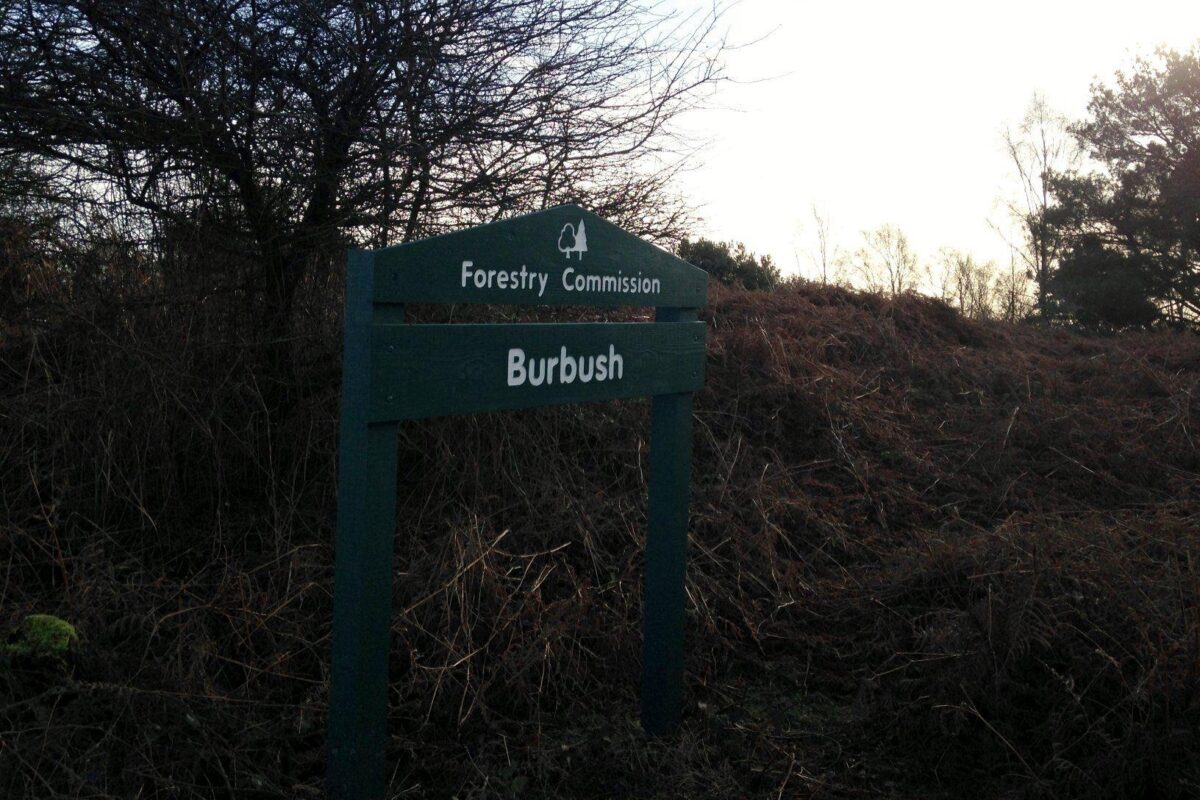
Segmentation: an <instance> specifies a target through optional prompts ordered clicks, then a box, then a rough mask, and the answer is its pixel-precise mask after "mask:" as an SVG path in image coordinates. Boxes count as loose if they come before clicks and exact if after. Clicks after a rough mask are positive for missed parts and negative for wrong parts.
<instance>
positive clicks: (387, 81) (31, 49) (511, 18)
mask: <svg viewBox="0 0 1200 800" xmlns="http://www.w3.org/2000/svg"><path fill="white" fill-rule="evenodd" d="M719 14H720V10H719V9H715V10H713V11H712V12H711V13H701V14H699V15H694V16H692V17H689V18H685V19H682V20H681V19H676V18H673V17H672V16H671V15H670V14H669V13H668V12H667V11H665V10H661V11H660V10H657V9H655V8H654V7H653V6H646V5H644V4H640V3H636V2H633V0H374V2H368V3H362V2H348V1H346V0H334V1H333V2H317V1H316V0H279V1H278V2H265V0H184V2H178V3H166V2H155V1H152V0H139V2H134V3H117V2H105V1H104V0H101V2H90V1H85V0H59V1H56V2H46V1H38V0H31V1H30V2H5V3H4V4H3V5H0V142H2V143H3V144H2V145H0V156H2V155H4V154H5V153H9V154H18V155H20V156H23V157H28V158H34V157H36V158H38V159H40V160H41V161H42V163H45V164H47V165H48V167H49V171H50V173H51V174H54V175H57V176H59V178H60V184H61V187H63V188H66V189H69V190H70V191H71V192H74V193H75V194H76V195H77V196H81V197H86V198H87V200H88V201H89V202H92V203H95V204H97V205H103V206H104V207H105V212H106V213H107V214H110V215H121V216H123V218H124V219H126V225H127V227H128V228H129V229H131V230H135V231H137V232H138V233H139V234H140V235H142V236H143V237H144V238H145V239H146V240H147V241H156V240H157V241H158V242H159V243H160V244H159V246H162V244H161V242H162V236H163V234H164V232H165V231H178V230H196V229H197V228H203V229H204V230H205V231H206V232H207V235H209V236H210V241H207V242H206V247H205V249H206V258H205V259H198V258H194V257H193V258H192V259H191V260H190V261H189V262H188V263H189V268H190V269H191V270H193V271H194V272H195V273H196V274H197V275H201V276H203V280H204V281H206V282H211V281H225V282H230V281H232V282H233V283H235V284H239V285H244V289H245V292H246V296H247V297H248V298H251V299H253V298H257V299H258V301H262V303H263V304H262V309H263V312H264V316H263V318H264V319H265V320H266V324H267V326H268V329H269V330H272V331H275V332H278V333H285V332H286V331H287V329H288V327H289V323H290V319H291V317H292V308H293V304H294V302H293V301H294V298H295V296H296V293H297V288H298V287H299V286H300V285H301V284H302V283H303V282H305V281H306V280H309V279H311V278H313V277H314V276H320V275H321V274H322V273H324V272H327V271H328V270H329V269H330V266H331V265H332V264H333V263H335V258H336V254H338V253H339V252H340V251H341V249H342V248H343V247H344V246H345V245H346V244H347V243H348V242H350V241H359V242H364V243H371V244H375V245H383V244H391V243H395V242H400V241H405V240H407V239H411V238H413V237H418V236H423V235H428V234H430V233H436V232H439V231H441V230H444V229H445V228H446V227H447V226H453V225H461V224H466V223H475V222H481V221H487V220H490V219H495V218H497V217H499V216H502V215H506V214H510V213H512V212H515V211H522V210H532V209H536V208H539V207H544V206H547V205H553V204H557V203H561V202H565V201H568V200H572V201H577V202H583V203H586V204H588V205H590V206H592V207H593V208H594V209H596V210H597V211H599V212H600V213H604V214H608V215H610V216H615V217H617V218H618V221H620V222H623V223H625V224H630V223H631V222H633V223H637V224H636V226H635V227H636V229H637V232H639V233H642V234H645V235H651V236H657V237H659V238H661V239H663V240H664V241H665V240H674V239H677V238H678V237H679V236H680V235H682V234H683V233H684V231H685V229H686V222H687V213H686V206H685V204H683V203H682V202H681V201H680V199H679V198H678V197H677V196H675V195H674V194H673V193H672V192H671V191H670V177H671V175H672V172H673V170H675V169H677V168H678V164H679V163H680V160H681V158H682V155H683V153H684V151H683V149H682V148H683V147H684V145H683V143H681V142H680V141H679V140H678V139H677V138H675V137H673V136H672V135H671V130H672V128H671V121H672V120H673V119H674V118H675V117H676V116H677V115H678V114H679V113H680V112H681V111H683V110H685V109H687V108H688V107H690V106H691V105H692V104H693V103H694V102H695V101H696V100H697V98H699V97H701V96H702V94H703V91H704V89H705V87H707V86H710V85H711V84H712V83H713V82H714V81H715V80H717V79H718V71H717V70H718V66H717V61H716V58H717V56H718V55H719V52H720V50H721V42H720V40H719V37H718V36H717V31H716V20H717V16H718V15H719ZM210 245H211V246H210ZM222 251H223V252H224V253H225V254H227V255H228V254H238V253H240V254H246V255H245V256H244V257H241V258H234V257H230V258H222V257H220V256H221V252H222ZM220 264H234V265H238V266H237V268H236V269H234V272H233V273H232V274H225V273H220V266H219V265H220Z"/></svg>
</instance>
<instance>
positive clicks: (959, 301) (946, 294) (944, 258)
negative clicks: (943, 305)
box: [938, 247, 1000, 319]
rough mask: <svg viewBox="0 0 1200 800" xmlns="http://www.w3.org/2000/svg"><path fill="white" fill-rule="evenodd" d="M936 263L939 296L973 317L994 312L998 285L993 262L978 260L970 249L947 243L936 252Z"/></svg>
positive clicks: (983, 316) (989, 316) (981, 317)
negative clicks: (965, 249)
mask: <svg viewBox="0 0 1200 800" xmlns="http://www.w3.org/2000/svg"><path fill="white" fill-rule="evenodd" d="M938 266H939V273H940V274H939V284H940V286H939V288H940V294H941V297H942V299H943V300H945V301H946V302H947V303H950V304H951V305H953V306H954V307H955V308H957V309H958V310H959V311H960V312H962V314H963V315H964V316H967V317H971V318H973V319H990V318H991V317H992V316H994V315H995V314H996V312H997V306H998V292H999V289H1000V287H999V284H998V282H997V275H996V266H995V264H992V263H991V262H987V263H983V264H981V263H979V262H978V261H976V260H975V257H974V256H973V255H971V254H970V253H964V252H962V251H961V250H955V249H953V248H948V247H947V248H942V250H941V251H939V253H938Z"/></svg>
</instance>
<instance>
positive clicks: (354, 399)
mask: <svg viewBox="0 0 1200 800" xmlns="http://www.w3.org/2000/svg"><path fill="white" fill-rule="evenodd" d="M374 273H375V265H374V259H373V258H372V254H371V253H368V252H364V251H362V250H352V251H350V254H349V258H348V264H347V274H346V318H345V340H344V341H345V344H344V350H343V354H342V406H341V419H340V423H339V426H338V451H339V452H338V494H337V526H338V529H337V540H336V547H337V552H336V557H335V558H336V560H335V566H334V579H333V657H332V667H331V674H330V688H329V695H330V697H329V764H328V778H327V786H326V791H327V793H328V795H329V797H330V798H333V800H382V798H383V796H384V791H385V786H386V771H385V765H384V750H385V745H386V743H387V707H388V703H387V691H388V680H387V677H388V647H389V641H390V638H391V637H390V636H389V635H388V634H389V632H390V630H391V617H392V561H393V556H394V546H393V543H394V539H395V531H396V458H397V456H396V446H397V433H398V423H396V422H385V423H369V422H368V421H367V409H368V402H369V399H370V389H371V387H370V380H371V369H370V363H371V362H370V359H371V323H372V322H382V321H388V322H399V321H401V317H402V315H403V309H402V307H400V306H390V307H383V308H381V309H380V312H381V313H380V314H378V315H377V314H376V313H375V306H374V304H373V302H372V296H373V284H374ZM379 317H387V319H386V320H384V319H379Z"/></svg>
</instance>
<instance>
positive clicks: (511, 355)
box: [508, 347, 527, 386]
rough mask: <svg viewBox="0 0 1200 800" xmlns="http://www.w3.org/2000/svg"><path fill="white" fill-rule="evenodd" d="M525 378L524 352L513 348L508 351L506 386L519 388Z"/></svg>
mask: <svg viewBox="0 0 1200 800" xmlns="http://www.w3.org/2000/svg"><path fill="white" fill-rule="evenodd" d="M526 377H527V376H526V372H525V351H524V350H522V349H520V348H519V347H514V348H512V349H511V350H509V351H508V385H509V386H520V385H521V384H522V383H524V382H525V378H526Z"/></svg>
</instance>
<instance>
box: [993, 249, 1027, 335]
mask: <svg viewBox="0 0 1200 800" xmlns="http://www.w3.org/2000/svg"><path fill="white" fill-rule="evenodd" d="M995 295H996V314H997V316H999V318H1000V319H1002V320H1004V321H1005V322H1020V321H1021V320H1023V319H1025V318H1027V317H1028V316H1029V315H1030V314H1032V313H1033V311H1034V308H1035V302H1034V300H1035V298H1034V295H1033V292H1032V291H1031V280H1030V278H1029V273H1028V272H1027V271H1026V270H1025V269H1023V268H1021V267H1018V265H1017V254H1016V252H1015V250H1014V252H1013V253H1012V255H1011V256H1010V258H1009V262H1008V269H1007V270H1006V271H1004V272H1002V273H1000V274H999V275H998V276H997V277H996V291H995Z"/></svg>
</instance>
